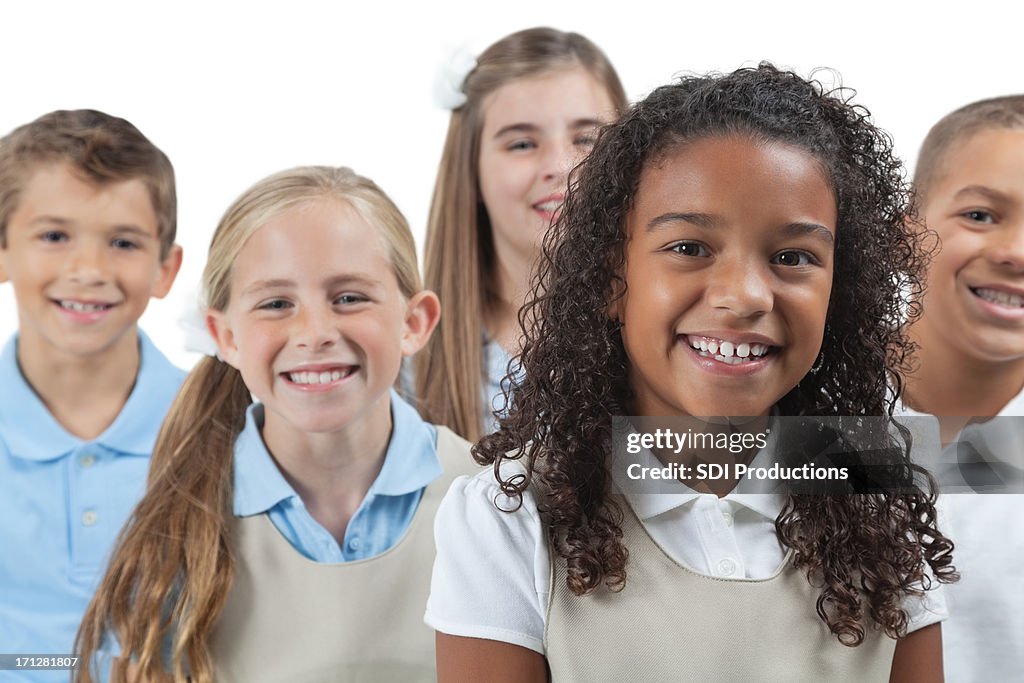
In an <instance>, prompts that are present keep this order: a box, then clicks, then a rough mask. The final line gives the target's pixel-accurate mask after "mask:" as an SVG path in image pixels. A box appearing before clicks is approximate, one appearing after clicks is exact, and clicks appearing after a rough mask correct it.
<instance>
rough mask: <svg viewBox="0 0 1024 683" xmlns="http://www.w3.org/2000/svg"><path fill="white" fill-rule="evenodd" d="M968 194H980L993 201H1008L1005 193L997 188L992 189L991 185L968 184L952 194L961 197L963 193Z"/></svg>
mask: <svg viewBox="0 0 1024 683" xmlns="http://www.w3.org/2000/svg"><path fill="white" fill-rule="evenodd" d="M970 194H980V195H981V196H983V197H988V198H989V199H991V200H992V201H994V202H1005V201H1009V197H1007V196H1006V195H1005V194H1003V193H1002V192H1000V191H999V190H994V189H992V188H991V187H986V186H985V185H968V186H967V187H962V188H960V190H959V191H957V193H956V194H955V195H953V198H954V199H961V198H962V197H963V196H964V195H970Z"/></svg>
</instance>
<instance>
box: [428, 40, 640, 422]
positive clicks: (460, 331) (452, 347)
mask: <svg viewBox="0 0 1024 683" xmlns="http://www.w3.org/2000/svg"><path fill="white" fill-rule="evenodd" d="M573 66H582V67H583V68H584V69H586V70H587V71H588V72H589V73H590V74H591V75H592V76H593V77H594V78H595V79H596V80H597V81H598V82H599V83H601V84H602V85H603V86H604V87H605V89H606V91H607V93H608V96H609V99H611V101H612V104H613V105H614V106H615V108H616V110H617V112H621V111H624V110H625V108H626V105H627V100H626V93H625V91H624V90H623V88H622V83H621V82H620V81H619V77H618V75H617V74H616V73H615V69H614V68H613V67H612V65H611V62H610V61H609V60H608V58H607V57H606V56H605V54H604V53H603V52H601V50H600V49H599V48H598V47H597V46H596V45H594V44H593V43H592V42H590V41H589V40H587V39H586V38H585V37H583V36H581V35H579V34H578V33H565V32H562V31H556V30H555V29H551V28H531V29H527V30H524V31H519V32H518V33H513V34H511V35H508V36H506V37H504V38H502V39H501V40H499V41H498V42H496V43H494V44H493V45H491V46H490V47H488V48H487V49H486V50H484V52H483V53H481V55H480V56H479V57H478V58H477V65H476V67H475V68H474V69H473V70H472V71H471V72H470V73H469V75H468V76H467V77H466V80H465V82H464V84H463V92H464V93H465V95H466V102H465V104H463V105H462V106H461V107H459V108H458V109H456V110H455V111H453V112H452V116H451V121H450V122H449V124H448V136H447V138H446V139H445V144H444V152H443V153H442V156H441V163H440V165H439V167H438V172H437V182H436V184H435V186H434V196H433V201H432V203H431V207H430V217H429V219H428V223H427V239H426V249H425V259H424V270H425V280H426V285H427V288H428V289H431V290H433V291H434V292H436V293H437V295H438V297H440V299H441V304H442V305H443V306H444V309H445V315H443V316H441V322H440V324H439V328H440V330H439V333H438V334H435V335H434V336H433V337H432V338H431V340H430V341H429V342H428V344H427V346H426V347H425V348H424V349H423V350H422V351H421V352H420V353H418V354H417V356H416V361H415V364H416V396H417V398H418V405H419V408H420V412H421V413H422V414H423V416H424V418H425V419H427V420H428V421H429V422H434V423H436V424H443V425H446V426H448V427H449V428H451V429H452V430H453V431H455V432H456V433H458V434H460V435H461V436H463V437H465V438H467V439H469V440H470V441H476V440H477V439H479V438H480V436H482V431H483V421H482V405H483V404H482V401H481V383H482V379H483V374H484V370H483V342H482V340H481V331H482V330H483V321H484V312H485V310H488V309H490V308H491V307H493V306H494V305H495V303H496V302H497V292H496V286H495V283H494V282H493V281H492V279H491V278H490V277H488V276H487V275H486V273H488V272H493V265H494V260H495V254H494V246H493V243H492V238H491V224H490V220H489V219H488V217H487V210H486V209H485V207H484V206H483V199H482V198H481V195H480V183H479V178H478V177H477V175H478V174H477V164H478V162H479V158H480V133H481V129H482V128H483V101H484V99H485V98H486V97H487V95H489V94H490V93H492V92H494V91H495V90H497V89H498V88H500V87H501V86H503V85H505V84H506V83H509V82H510V81H514V80H516V79H519V78H525V77H529V76H535V75H538V74H542V73H545V72H548V71H554V70H558V69H566V68H571V67H573Z"/></svg>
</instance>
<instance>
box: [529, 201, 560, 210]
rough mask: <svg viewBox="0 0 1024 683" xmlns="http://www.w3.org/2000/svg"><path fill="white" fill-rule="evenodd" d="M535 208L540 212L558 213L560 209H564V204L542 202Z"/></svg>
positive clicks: (535, 205)
mask: <svg viewBox="0 0 1024 683" xmlns="http://www.w3.org/2000/svg"><path fill="white" fill-rule="evenodd" d="M533 206H534V208H536V209H537V210H539V211H545V212H547V213H554V212H555V211H558V210H559V209H560V208H562V202H560V201H550V202H542V203H540V204H534V205H533Z"/></svg>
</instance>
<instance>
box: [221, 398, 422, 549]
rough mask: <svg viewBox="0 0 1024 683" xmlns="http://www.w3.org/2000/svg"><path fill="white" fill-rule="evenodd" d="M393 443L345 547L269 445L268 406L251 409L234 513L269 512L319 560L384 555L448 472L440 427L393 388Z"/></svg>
mask: <svg viewBox="0 0 1024 683" xmlns="http://www.w3.org/2000/svg"><path fill="white" fill-rule="evenodd" d="M391 421H392V425H393V426H392V429H391V441H390V442H389V443H388V450H387V453H386V454H385V456H384V465H383V466H382V467H381V470H380V474H378V475H377V479H376V480H375V481H374V482H373V484H372V485H371V486H370V490H369V491H367V493H366V497H365V498H364V499H363V502H362V503H360V505H359V509H358V510H356V513H355V515H353V516H352V519H351V521H349V523H348V528H347V529H346V530H345V539H344V543H342V544H341V545H340V546H339V545H338V542H337V541H336V540H335V539H334V537H333V536H332V535H331V534H330V532H328V531H327V530H326V529H324V527H323V526H321V524H320V523H319V522H317V521H316V520H315V519H313V516H312V515H310V514H309V512H308V511H307V510H306V506H305V505H304V504H303V502H302V499H301V498H300V497H299V494H297V493H296V492H295V489H293V488H292V486H291V484H289V483H288V481H287V480H286V479H285V478H284V475H283V474H281V471H280V470H279V469H278V468H277V464H276V463H275V462H274V459H273V457H272V456H271V455H270V452H269V451H268V450H267V447H266V445H264V443H263V438H262V437H261V436H260V429H261V428H262V427H263V406H262V405H260V404H254V405H252V406H250V407H249V411H248V413H247V414H246V418H245V428H244V429H243V430H242V433H241V434H240V435H239V436H238V439H237V440H236V441H235V472H234V483H235V497H234V512H235V515H236V516H238V517H248V516H251V515H259V514H264V513H266V514H267V515H268V516H269V517H270V520H271V521H272V522H273V523H274V526H275V527H277V529H278V531H280V532H281V535H283V536H284V537H285V538H286V539H288V542H289V543H291V544H292V546H293V547H294V548H295V549H296V550H298V551H299V552H300V553H302V554H303V555H305V556H306V557H308V558H309V559H311V560H314V561H316V562H335V563H336V562H350V561H352V560H361V559H365V558H367V557H372V556H374V555H379V554H380V553H382V552H384V551H385V550H387V549H389V548H391V547H392V546H393V545H395V543H397V542H398V540H399V539H400V538H401V537H402V534H404V533H405V530H406V529H408V528H409V523H410V522H411V521H412V518H413V515H414V514H415V512H416V508H417V506H418V505H419V502H420V498H421V497H422V495H423V489H424V488H425V487H426V486H427V484H429V483H430V482H432V481H433V480H434V479H436V478H437V477H439V476H441V471H442V470H441V462H440V460H438V457H437V430H436V429H435V428H434V426H433V425H431V424H428V423H427V422H424V421H423V420H422V419H421V418H420V416H419V414H418V413H417V412H416V411H415V410H414V409H413V408H412V406H410V405H409V404H408V403H406V402H405V401H403V400H402V399H401V398H399V396H398V394H397V393H396V392H394V391H392V392H391Z"/></svg>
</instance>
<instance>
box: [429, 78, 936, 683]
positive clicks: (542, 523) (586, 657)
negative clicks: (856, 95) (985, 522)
mask: <svg viewBox="0 0 1024 683" xmlns="http://www.w3.org/2000/svg"><path fill="white" fill-rule="evenodd" d="M907 207H908V191H907V187H906V185H905V182H904V180H903V175H902V167H901V165H900V162H899V161H898V160H897V159H896V158H895V157H894V155H893V152H892V144H891V141H890V139H889V138H888V136H887V135H886V134H885V133H884V132H882V131H881V130H879V129H878V128H876V127H875V126H874V125H873V124H872V123H871V122H870V121H869V119H868V112H867V111H866V110H864V109H863V108H862V107H860V106H855V105H853V104H851V103H850V102H849V98H848V96H847V94H846V93H845V92H844V91H843V90H841V89H839V90H833V91H826V89H825V88H824V86H822V85H821V84H820V83H817V82H814V81H807V80H805V79H803V78H801V77H799V76H797V75H796V74H794V73H790V72H786V71H780V70H778V69H776V68H775V67H773V66H771V65H768V64H762V65H761V66H759V67H757V68H748V69H740V70H738V71H736V72H734V73H731V74H728V75H709V76H702V77H685V78H682V79H681V80H680V81H679V82H677V83H674V84H672V85H668V86H665V87H662V88H659V89H657V90H655V91H654V92H653V93H651V95H649V96H648V97H647V98H646V99H645V100H643V101H642V102H639V103H638V104H636V105H635V106H634V107H633V108H632V109H631V110H630V111H629V112H628V113H627V114H626V115H625V116H624V117H623V118H622V119H621V120H619V122H617V123H615V124H613V125H611V126H609V127H607V128H606V129H604V131H603V132H602V133H601V135H600V137H599V139H598V141H597V143H596V145H595V147H594V150H593V151H592V153H591V154H590V156H589V157H588V158H587V160H586V161H584V162H583V163H582V164H581V166H580V167H579V168H578V169H577V171H576V172H575V174H574V178H573V182H572V185H571V190H570V192H569V195H568V197H567V198H566V202H565V206H564V208H563V213H562V216H561V219H560V220H559V221H558V223H557V224H556V226H555V227H554V229H553V231H552V232H551V234H550V235H549V236H548V237H547V238H546V240H545V242H544V256H543V258H542V260H541V263H540V266H539V271H538V274H537V277H536V280H535V285H534V289H533V292H532V297H531V298H530V300H529V302H528V303H527V306H526V308H525V310H524V312H523V314H522V316H521V319H522V324H523V327H524V330H525V335H526V338H525V341H524V346H523V350H522V353H521V356H520V361H521V363H522V368H523V370H524V373H525V374H524V377H523V379H522V381H521V382H520V384H519V385H518V386H517V387H516V391H515V393H514V394H513V396H512V397H511V402H510V412H509V414H508V415H507V417H505V418H504V419H503V420H502V421H501V425H500V429H499V431H498V432H496V433H495V434H492V435H490V436H488V437H485V438H484V439H483V440H482V441H481V442H480V443H479V444H477V446H476V447H475V449H474V454H475V456H476V458H477V460H478V461H479V462H481V463H483V464H490V465H492V467H493V469H492V470H491V471H487V472H484V473H481V474H480V475H478V476H476V477H474V478H461V479H459V480H456V482H455V484H454V485H453V486H452V489H451V490H450V491H449V493H448V495H447V496H446V498H445V501H444V502H443V503H442V507H441V510H440V511H439V513H438V518H437V521H436V529H437V537H438V544H439V545H438V557H437V560H436V563H435V567H434V578H433V582H432V586H431V595H430V600H429V601H428V608H427V622H428V623H429V624H430V625H432V626H434V627H435V629H436V630H437V631H438V632H439V633H438V638H437V643H438V647H437V654H438V671H439V678H440V680H441V681H456V680H488V681H506V680H507V681H543V680H545V678H546V676H547V675H549V674H550V676H551V679H552V680H555V681H575V680H579V681H590V680H645V681H646V680H650V681H662V680H737V681H742V680H786V681H802V680H806V681H819V680H830V681H832V680H857V681H862V680H886V679H889V678H890V676H891V678H892V680H911V679H913V680H941V676H942V674H941V658H940V653H939V647H940V645H939V644H940V626H939V624H938V622H939V621H940V620H941V619H942V618H944V610H945V607H944V602H943V601H942V598H941V592H938V593H936V592H933V591H929V590H928V589H929V588H932V587H933V585H934V584H936V579H937V581H938V582H948V581H952V580H955V578H956V576H955V573H954V570H953V567H952V564H951V561H952V555H951V551H952V543H951V542H950V541H949V540H948V539H947V538H946V537H945V536H943V534H942V533H941V532H940V531H939V529H938V528H937V527H936V521H935V519H936V518H935V508H934V498H935V496H934V488H933V486H932V484H931V482H930V480H928V479H927V478H925V481H926V482H928V483H927V485H926V486H924V489H926V490H922V488H918V487H913V488H910V489H909V490H907V489H903V490H901V492H900V493H898V494H897V493H889V492H886V491H878V490H876V491H874V492H872V493H865V494H856V495H854V494H851V493H842V494H837V495H820V494H817V495H814V494H811V493H799V492H798V493H788V494H773V495H768V494H764V495H742V494H737V493H736V492H727V491H722V490H717V491H714V492H708V490H707V489H705V488H703V487H701V486H700V485H697V486H696V488H694V489H690V488H689V487H683V488H684V489H685V490H684V492H682V493H676V494H672V495H669V494H662V495H636V494H632V493H629V492H624V491H622V490H618V489H617V488H616V486H615V485H614V483H613V481H612V471H611V467H610V464H611V461H612V455H613V453H612V432H613V429H612V418H613V416H616V415H637V416H715V415H718V416H754V417H760V418H761V419H762V420H768V419H770V416H772V415H773V414H774V415H780V416H808V417H816V416H824V417H828V416H891V414H892V410H893V404H894V397H895V396H896V395H898V390H899V388H900V386H901V381H900V372H901V371H902V369H903V366H904V361H905V358H906V355H907V349H908V346H907V343H906V340H905V339H904V337H903V331H902V329H901V328H900V327H899V325H895V324H892V323H893V321H895V320H899V319H900V317H901V316H905V315H907V311H905V303H904V300H905V296H904V294H903V293H904V292H905V291H908V290H909V291H911V292H915V291H918V290H919V288H920V274H921V270H922V267H923V264H924V261H925V254H924V253H923V252H922V250H921V248H920V247H919V246H918V244H917V242H916V241H915V239H914V236H913V233H912V231H911V230H910V229H909V228H908V227H907V223H908V220H909V219H910V218H912V217H911V216H908V208H907ZM909 314H910V315H911V316H912V317H913V315H915V314H916V311H915V310H911V311H910V312H909ZM893 385H895V391H894V389H893V388H892V387H893ZM886 422H887V424H888V420H886ZM885 438H886V439H887V444H888V446H889V447H890V449H889V452H891V453H894V455H892V456H890V457H892V458H893V459H894V463H893V464H894V466H896V467H903V468H905V469H906V470H907V471H911V472H913V473H914V474H921V473H922V472H923V470H921V469H920V468H919V467H917V466H916V465H913V464H912V463H911V461H910V458H909V443H907V442H906V440H905V439H906V437H904V436H903V435H902V433H901V432H899V431H898V430H893V431H892V434H891V435H889V431H886V436H885ZM753 455H754V453H750V454H749V457H750V458H752V457H753ZM926 592H927V594H926Z"/></svg>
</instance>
